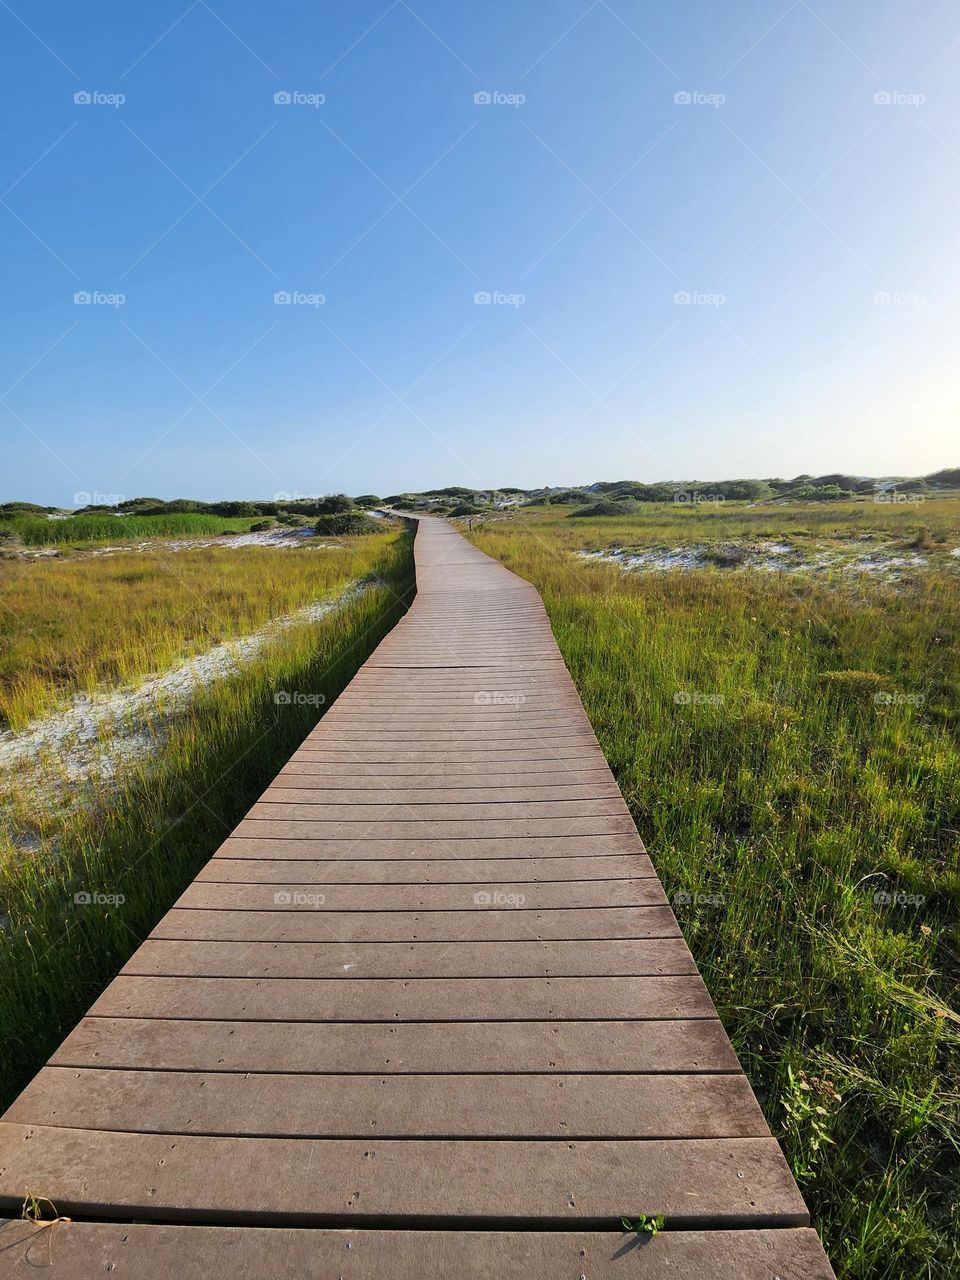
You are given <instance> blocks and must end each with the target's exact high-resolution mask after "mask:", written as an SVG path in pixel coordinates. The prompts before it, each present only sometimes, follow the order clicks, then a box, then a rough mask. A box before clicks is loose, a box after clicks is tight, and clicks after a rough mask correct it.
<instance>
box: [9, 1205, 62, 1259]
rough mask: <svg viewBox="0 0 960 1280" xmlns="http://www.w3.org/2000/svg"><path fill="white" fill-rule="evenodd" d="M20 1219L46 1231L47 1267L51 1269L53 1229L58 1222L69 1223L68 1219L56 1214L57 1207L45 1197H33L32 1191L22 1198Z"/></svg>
mask: <svg viewBox="0 0 960 1280" xmlns="http://www.w3.org/2000/svg"><path fill="white" fill-rule="evenodd" d="M45 1206H46V1207H45ZM47 1209H50V1210H52V1216H51V1215H50V1214H48V1212H47ZM20 1217H21V1218H22V1219H23V1221H24V1222H32V1223H33V1225H34V1226H35V1227H40V1228H41V1229H44V1228H45V1229H46V1230H47V1232H48V1235H47V1258H48V1265H49V1266H51V1267H52V1266H53V1228H54V1227H55V1226H57V1224H58V1223H60V1222H69V1221H70V1219H69V1218H65V1217H63V1216H62V1215H61V1214H59V1213H57V1206H56V1205H55V1204H54V1203H53V1201H52V1200H48V1199H47V1197H46V1196H38V1195H35V1194H34V1193H33V1192H32V1191H28V1192H27V1194H26V1195H25V1196H24V1198H23V1206H22V1208H21V1210H20Z"/></svg>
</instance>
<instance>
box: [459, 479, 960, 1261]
mask: <svg viewBox="0 0 960 1280" xmlns="http://www.w3.org/2000/svg"><path fill="white" fill-rule="evenodd" d="M471 536H472V537H473V540H474V541H475V542H476V543H477V545H478V546H480V547H482V548H483V550H485V551H487V552H489V553H490V554H491V555H493V556H495V557H497V558H498V559H500V560H502V561H503V562H504V563H505V564H507V565H508V566H509V567H510V568H511V569H513V570H514V571H515V572H517V573H519V574H520V575H521V576H522V577H524V578H527V579H528V580H530V581H531V582H533V583H534V584H535V585H536V586H537V587H538V588H539V590H540V591H541V592H542V594H543V597H544V601H545V603H546V606H547V609H548V612H549V614H550V618H551V622H552V624H553V628H554V632H555V634H556V637H557V640H558V642H559V644H560V648H561V649H562V651H563V654H564V657H565V658H566V661H567V663H568V665H569V667H570V670H571V672H572V674H573V677H574V679H575V681H576V683H577V687H578V689H579V690H580V693H581V696H582V697H583V700H584V703H585V705H586V708H587V711H588V712H589V715H590V717H591V720H592V722H593V724H594V727H595V729H596V732H597V735H598V737H599V739H600V742H601V744H602V746H603V748H604V751H605V752H606V754H607V757H608V759H609V760H610V762H611V765H612V767H613V769H614V772H615V773H616V775H617V778H618V780H619V782H620V784H621V786H622V788H623V791H624V794H625V796H626V798H627V801H628V803H629V805H630V807H631V810H632V812H633V814H634V816H635V818H636V821H637V824H638V826H639V829H640V832H641V834H642V835H643V837H644V839H645V840H646V842H647V844H648V848H649V850H650V853H651V855H652V857H653V859H654V862H655V864H656V867H657V869H658V871H659V874H660V876H661V878H662V880H663V883H664V886H665V888H666V890H667V893H668V895H670V896H671V898H672V899H673V900H674V902H675V909H676V912H677V915H678V918H679V919H680V922H681V925H682V927H683V930H684V933H685V935H686V937H687V940H688V942H689V943H690V946H691V948H692V950H693V953H694V955H695V957H696V959H697V961H698V963H699V965H700V967H701V970H702V972H703V975H704V978H705V980H706V982H707V985H708V986H709V988H710V991H711V993H712V995H713V998H714V1000H715V1001H716V1004H717V1007H718V1009H719V1011H720V1015H721V1017H722V1018H723V1020H724V1023H725V1025H726V1027H727V1030H728V1031H729V1033H730V1036H731V1038H732V1040H733V1042H734V1045H735V1047H736V1049H737V1052H738V1053H739V1055H740V1059H741V1062H742V1063H743V1065H744V1067H745V1069H746V1070H747V1072H748V1074H749V1076H750V1078H751V1080H752V1082H753V1085H754V1087H755V1089H756V1091H757V1093H758V1096H759V1097H760V1100H761V1103H762V1105H763V1106H764V1108H765V1111H766V1115H767V1118H768V1120H769V1122H770V1125H771V1128H772V1130H773V1132H774V1133H775V1134H776V1136H777V1137H778V1138H779V1139H780V1141H781V1143H782V1144H783V1147H784V1149H785V1151H786V1153H787V1156H788V1159H789V1160H790V1163H791V1165H792V1168H793V1171H794V1173H795V1175H796V1177H797V1179H798V1181H799V1182H800V1185H801V1187H802V1189H803V1191H804V1194H805V1196H806V1198H807V1201H808V1203H809V1205H810V1207H811V1210H812V1213H813V1216H814V1219H815V1224H816V1226H817V1227H818V1228H819V1230H820V1231H821V1233H822V1235H823V1239H824V1242H825V1245H826V1247H827V1250H828V1252H829V1254H830V1256H831V1259H832V1261H833V1263H834V1265H835V1267H836V1269H837V1272H838V1275H840V1276H841V1277H856V1278H857V1280H868V1278H869V1280H904V1278H905V1277H910V1278H916V1280H919V1278H920V1277H944V1278H945V1277H947V1276H949V1275H957V1274H960V1270H958V1268H960V1208H958V1203H957V1190H958V1184H960V1158H958V1151H960V1146H958V1144H960V1106H958V1103H960V1055H958V1048H960V1015H958V1013H957V1004H956V996H957V989H958V988H957V980H958V972H960V969H958V950H960V860H958V819H960V744H958V739H957V729H958V724H960V562H958V560H957V559H956V557H951V555H950V552H951V551H952V549H953V548H955V547H957V546H958V545H960V502H958V501H956V500H951V499H943V500H938V501H928V502H927V503H926V504H925V505H924V506H923V507H922V508H918V507H913V506H910V507H907V506H892V505H891V506H885V505H883V504H877V503H873V502H870V501H864V502H859V503H848V504H844V505H842V506H840V505H837V506H834V505H831V506H829V507H826V506H824V505H816V504H808V505H805V506H803V507H789V506H779V505H766V506H764V507H761V508H749V507H745V506H743V505H740V504H736V503H732V502H731V503H724V504H722V505H718V506H711V507H708V506H700V507H697V508H690V507H683V506H675V505H669V506H668V505H663V506H661V505H656V506H653V505H652V506H650V507H646V506H645V507H643V508H642V509H641V510H640V511H639V512H638V513H637V514H636V515H633V516H630V517H628V518H616V519H613V520H610V519H602V518H600V519H594V520H591V519H571V518H569V514H568V512H567V511H565V510H562V509H557V508H546V509H533V508H531V509H529V510H526V511H523V512H520V513H517V514H511V515H510V516H508V517H506V518H495V519H489V520H488V521H486V522H485V523H484V524H483V525H482V527H480V528H477V527H476V526H475V528H474V532H473V534H472V535H471ZM766 538H770V539H782V540H786V541H788V542H791V543H802V544H803V545H804V546H806V547H807V549H808V550H810V549H814V550H817V551H822V550H824V549H831V548H832V549H833V551H834V552H835V561H834V563H835V567H834V568H833V569H830V568H828V569H826V570H824V571H823V572H820V573H795V574H784V573H772V572H761V571H758V570H751V569H736V568H722V567H713V568H709V569H704V570H698V571H694V572H668V573H658V572H643V573H638V572H624V571H623V570H622V569H621V568H620V567H619V566H618V565H617V564H609V563H603V562H600V561H598V560H593V559H584V558H583V557H581V556H578V555H577V554H576V552H578V551H583V550H587V551H601V550H604V549H608V548H610V547H614V546H619V547H622V548H645V547H651V546H653V547H657V546H659V547H676V546H677V545H690V544H694V543H696V544H701V545H702V544H707V545H708V546H711V545H712V546H714V547H720V546H721V545H722V544H726V545H728V546H729V545H730V544H734V545H736V546H740V547H743V546H744V545H746V544H749V543H750V542H751V541H752V540H757V539H766ZM899 545H902V546H904V547H912V548H914V549H916V548H922V549H925V555H924V559H925V560H926V561H927V563H926V565H925V566H924V567H923V568H922V569H916V570H912V571H909V572H905V573H901V574H899V575H898V576H897V577H896V579H895V580H892V581H891V580H884V579H882V578H877V577H872V576H871V575H869V574H862V573H861V574H855V573H854V574H852V573H849V572H846V571H845V569H844V565H845V564H846V563H847V562H848V561H849V558H850V556H851V555H852V554H853V550H854V548H861V549H862V547H863V546H868V547H869V546H884V547H887V546H889V547H890V548H891V549H892V550H895V549H896V547H897V546H899ZM728 563H736V561H735V560H728V559H725V558H724V557H723V556H719V557H717V564H718V565H723V564H728Z"/></svg>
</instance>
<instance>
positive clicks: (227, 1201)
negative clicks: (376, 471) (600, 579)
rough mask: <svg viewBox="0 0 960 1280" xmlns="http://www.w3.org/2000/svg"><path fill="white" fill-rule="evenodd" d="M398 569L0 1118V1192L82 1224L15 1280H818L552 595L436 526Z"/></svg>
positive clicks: (5, 1200)
mask: <svg viewBox="0 0 960 1280" xmlns="http://www.w3.org/2000/svg"><path fill="white" fill-rule="evenodd" d="M416 559H417V580H418V595H417V599H416V602H415V604H414V606H413V607H412V608H411V610H410V612H409V613H408V614H407V615H406V617H405V618H404V619H403V620H402V622H401V623H400V624H399V625H398V626H397V627H396V628H395V630H394V631H393V632H392V633H391V634H390V635H389V636H388V637H387V638H386V639H385V640H384V641H383V643H382V644H381V645H380V647H379V648H378V649H377V651H376V652H375V653H374V654H373V656H372V657H371V658H370V659H369V661H368V662H367V663H366V664H365V665H364V667H363V668H362V669H361V671H360V672H359V673H358V674H357V676H356V678H355V679H354V680H353V682H352V683H351V684H350V686H349V687H348V688H347V689H346V690H345V691H344V693H343V694H342V695H341V696H340V698H339V699H338V700H337V702H336V704H335V705H334V706H333V707H332V708H330V710H329V711H328V713H327V714H326V716H325V717H324V718H323V720H322V721H321V723H320V724H319V725H318V727H317V728H316V729H315V730H314V732H313V733H311V734H310V736H309V738H308V739H307V740H306V741H305V742H304V744H303V745H302V747H301V748H300V750H299V751H297V752H296V754H295V755H294V756H293V758H292V759H291V760H290V761H289V762H288V764H287V765H285V767H284V768H283V769H282V770H281V771H280V773H279V774H278V776H277V777H276V778H275V779H274V780H273V782H272V783H271V784H270V785H269V787H267V789H266V790H265V791H264V793H263V795H262V796H261V798H260V799H259V800H258V801H257V803H256V804H255V805H254V806H253V808H252V809H251V810H250V813H249V814H248V816H247V817H246V818H244V820H243V821H242V822H241V823H240V824H239V826H238V827H237V829H236V831H235V832H234V833H233V834H232V835H231V836H230V837H229V838H228V839H227V840H226V841H225V842H224V844H223V846H222V847H221V849H220V850H219V851H218V852H217V854H216V855H215V856H214V857H213V858H212V859H211V860H210V862H209V863H208V864H207V865H206V866H205V867H204V868H203V870H202V871H201V872H200V874H199V875H198V877H197V879H196V880H195V881H194V883H193V884H192V885H190V886H189V887H188V888H187V889H186V891H185V892H184V894H183V895H182V897H181V898H180V900H179V901H178V902H177V903H176V905H175V906H174V908H173V909H172V910H171V911H170V912H168V914H167V915H166V916H165V917H164V918H163V919H162V920H161V921H160V922H159V924H158V925H157V927H156V929H155V930H154V931H153V933H152V935H151V937H150V938H149V939H148V940H147V941H146V942H145V943H144V944H143V946H141V947H140V949H139V950H138V951H137V952H136V953H135V954H134V955H133V956H132V957H131V959H130V961H129V962H128V963H127V964H126V965H125V967H124V969H123V971H122V973H121V974H120V975H118V977H117V978H116V979H115V980H114V981H113V982H112V983H111V984H110V986H109V987H108V988H107V989H106V990H105V991H104V992H103V993H102V994H101V995H100V997H99V998H98V999H97V1001H96V1002H95V1003H94V1005H93V1007H92V1008H91V1010H90V1012H89V1014H88V1015H87V1017H85V1018H84V1019H83V1020H82V1022H81V1023H80V1025H79V1026H78V1027H77V1028H76V1029H75V1030H74V1031H73V1033H72V1034H71V1035H70V1036H68V1037H67V1039H66V1040H65V1041H64V1043H63V1044H62V1045H61V1046H60V1048H59V1049H58V1050H57V1051H56V1053H55V1054H54V1055H53V1057H52V1058H51V1060H50V1063H49V1064H48V1066H47V1067H46V1068H44V1070H42V1071H41V1072H40V1073H39V1074H38V1075H37V1076H36V1077H35V1079H34V1080H33V1081H32V1082H31V1083H30V1084H29V1085H28V1086H27V1088H26V1089H25V1090H24V1091H23V1093H22V1094H21V1095H20V1097H19V1098H18V1099H17V1100H16V1102H15V1103H14V1104H13V1106H12V1107H11V1108H10V1109H9V1111H8V1112H7V1114H6V1116H5V1117H4V1118H3V1120H2V1121H0V1205H2V1207H3V1208H4V1209H5V1210H6V1211H7V1213H8V1214H11V1216H12V1211H16V1210H19V1207H20V1205H21V1203H22V1200H23V1197H24V1195H25V1194H26V1193H27V1192H28V1191H29V1192H31V1193H33V1194H34V1195H41V1196H45V1197H49V1199H50V1200H51V1201H52V1202H53V1203H54V1204H55V1205H56V1208H57V1210H58V1211H59V1212H60V1213H61V1214H65V1215H69V1216H70V1217H71V1218H73V1219H75V1221H73V1222H70V1223H59V1224H57V1225H56V1226H55V1227H46V1228H38V1227H35V1226H32V1225H30V1224H26V1223H22V1222H17V1221H8V1222H6V1223H4V1224H2V1225H0V1259H2V1265H0V1270H2V1271H3V1274H5V1275H6V1274H9V1275H11V1276H15V1277H21V1276H27V1275H32V1274H34V1272H35V1269H36V1267H37V1266H38V1265H43V1266H48V1264H49V1263H50V1262H52V1263H53V1266H54V1270H53V1274H55V1275H56V1274H59V1275H61V1276H63V1277H64V1278H65V1280H73V1278H74V1277H81V1276H83V1277H86V1276H89V1275H98V1274H102V1273H104V1272H107V1271H109V1272H110V1273H111V1274H116V1275H118V1276H131V1277H133V1276H136V1277H138V1280H139V1278H140V1277H145V1278H146V1280H151V1277H160V1276H163V1277H166V1276H168V1275H172V1274H177V1275H182V1276H185V1277H188V1278H189V1277H198V1278H199V1277H201V1276H202V1277H204V1280H208V1278H209V1277H224V1278H225V1280H226V1278H227V1277H229V1278H230V1280H236V1278H237V1277H241V1278H242V1277H246V1276H249V1277H254V1276H256V1277H258V1278H259V1277H260V1276H262V1275H265V1274H270V1275H273V1276H290V1277H293V1276H300V1275H306V1274H311V1275H312V1274H316V1275H321V1274H322V1275H327V1274H330V1275H340V1276H344V1277H351V1278H353V1277H365V1278H367V1280H377V1278H379V1277H383V1280H386V1278H387V1277H390V1278H391V1280H393V1278H394V1277H396V1278H398V1280H406V1278H407V1277H411V1278H412V1277H414V1276H416V1277H418V1278H419V1277H432V1276H436V1277H441V1276H444V1277H446V1276H450V1277H468V1278H471V1280H487V1278H489V1280H492V1278H493V1277H497V1280H503V1278H504V1277H506V1278H507V1280H510V1278H512V1277H516V1278H517V1280H519V1278H520V1277H525V1278H526V1277H529V1278H530V1280H547V1278H548V1277H549V1278H550V1280H552V1278H553V1277H555V1276H560V1275H566V1274H570V1275H574V1276H579V1275H588V1276H589V1277H590V1278H591V1280H596V1278H598V1277H600V1278H602V1277H607V1276H620V1275H627V1274H629V1275H630V1276H634V1277H640V1278H641V1280H644V1278H646V1277H654V1276H658V1277H659V1276H661V1275H667V1274H671V1275H672V1274H676V1275H678V1276H685V1277H694V1276H698V1277H699V1276H707V1275H709V1276H711V1277H713V1278H714V1280H735V1278H736V1280H761V1277H763V1278H764V1280H767V1278H768V1277H771V1276H774V1275H779V1276H782V1277H783V1278H784V1280H829V1277H831V1276H832V1272H831V1270H830V1267H829V1264H828V1262H827V1260H826V1257H825V1255H824V1254H823V1250H822V1249H821V1247H820V1244H819V1241H818V1240H817V1237H816V1235H815V1233H814V1232H812V1231H810V1230H809V1229H807V1228H808V1222H809V1219H808V1215H807V1211H806V1208H805V1206H804V1204H803V1200H802V1198H801V1196H800V1194H799V1191H798V1190H797V1187H796V1185H795V1183H794V1181H793V1179H792V1177H791V1175H790V1172H789V1170H788V1168H787V1165H786V1162H785V1160H784V1158H783V1156H782V1154H781V1152H780V1149H779V1147H778V1146H777V1143H776V1142H775V1141H774V1140H773V1138H772V1137H771V1136H770V1134H769V1131H768V1129H767V1127H766V1124H765V1122H764V1120H763V1116H762V1114H761V1112H760V1109H759V1107H758V1105H757V1102H756V1100H755V1098H754V1096H753V1093H752V1091H751V1090H750V1087H749V1085H748V1083H747V1080H746V1078H745V1077H744V1075H743V1073H742V1071H741V1070H740V1068H739V1065H738V1063H737V1061H736V1058H735V1056H734V1054H733V1051H732V1049H731V1047H730V1044H729V1041H728V1040H727V1037H726V1035H725V1034H724V1032H723V1029H722V1027H721V1025H720V1022H719V1020H718V1018H717V1014H716V1010H715V1009H714V1007H713V1004H712V1002H711V1000H710V997H709V995H708V993H707V990H706V988H705V987H704V984H703V982H702V980H701V979H700V976H699V974H698V972H697V969H696V966H695V964H694V961H693V958H692V957H691V955H690V952H689V950H688V949H687V946H686V943H685V942H684V940H683V938H682V936H681V934H680V930H679V928H678V926H677V922H676V920H675V918H674V915H673V912H672V910H671V909H670V906H669V902H668V898H667V895H666V894H665V892H664V889H663V888H662V886H661V884H660V881H659V880H658V878H657V876H656V873H655V871H654V868H653V866H652V864H651V862H650V859H649V858H648V857H647V855H646V853H645V851H644V849H643V846H642V844H641V842H640V839H639V837H638V835H637V833H636V830H635V828H634V825H633V822H632V820H631V818H630V815H629V812H628V810H627V808H626V805H625V804H624V802H623V799H622V797H621V795H620V791H619V789H618V787H617V786H616V783H615V781H614V779H613V776H612V775H611V773H610V770H609V768H608V767H607V764H606V761H605V760H604V757H603V755H602V753H601V751H600V749H599V747H598V745H597V742H596V739H595V738H594V735H593V731H592V729H591V727H590V724H589V721H588V720H587V717H586V715H585V714H584V711H583V708H582V706H581V704H580V701H579V698H578V697H577V695H576V691H575V689H574V687H573V683H572V681H571V680H570V677H569V675H568V673H567V671H566V668H565V666H564V664H563V661H562V659H561V657H560V653H559V650H558V649H557V646H556V644H555V642H554V640H553V636H552V634H551V631H550V627H549V624H548V621H547V618H546V614H545V612H544V610H543V606H542V604H541V602H540V599H539V596H538V595H537V593H536V592H535V591H534V589H533V588H532V587H531V586H529V585H528V584H527V583H525V582H522V581H521V580H520V579H518V578H516V577H514V576H513V575H512V574H511V573H509V572H508V571H507V570H506V569H504V568H503V567H502V566H501V565H498V564H496V563H495V562H493V561H491V560H490V559H489V558H488V557H486V556H484V555H483V554H482V553H481V552H479V551H478V550H477V549H476V548H475V547H473V546H471V545H470V544H468V543H467V542H465V541H464V539H462V538H461V537H460V536H459V535H458V534H457V533H456V532H455V531H454V530H453V529H451V528H450V527H449V526H448V525H446V524H444V523H442V522H438V521H427V520H424V521H421V523H420V525H419V529H418V533H417V539H416ZM641 1213H645V1214H648V1215H655V1214H664V1215H665V1217H666V1224H667V1225H666V1230H665V1231H664V1232H662V1233H661V1234H660V1235H658V1236H657V1237H656V1239H654V1240H650V1241H647V1242H646V1243H641V1244H637V1243H635V1242H632V1241H631V1240H629V1239H625V1238H623V1237H621V1236H620V1235H619V1234H618V1221H619V1217H620V1215H621V1214H628V1215H631V1216H636V1215H638V1214H641ZM98 1219H99V1221H96V1220H98Z"/></svg>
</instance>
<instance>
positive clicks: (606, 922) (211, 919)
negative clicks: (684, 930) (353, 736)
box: [150, 907, 680, 943]
mask: <svg viewBox="0 0 960 1280" xmlns="http://www.w3.org/2000/svg"><path fill="white" fill-rule="evenodd" d="M679 933H680V926H679V925H678V924H677V921H676V918H675V916H674V914H673V912H672V911H671V910H670V908H669V907H606V908H603V909H600V910H595V911H585V910H583V909H582V908H577V909H574V910H567V911H565V910H562V909H559V908H558V909H555V910H552V911H496V910H494V911H420V912H418V911H354V912H349V913H339V912H336V911H290V910H287V909H281V908H276V909H275V910H273V911H201V910H178V909H177V908H174V909H173V910H172V911H168V912H167V914H166V915H165V916H164V917H163V919H162V920H161V921H160V923H159V924H158V925H157V927H156V928H155V929H154V930H153V933H152V934H151V935H150V936H151V937H153V938H188V939H197V940H203V939H213V940H219V941H224V942H229V941H241V942H449V943H456V942H463V943H467V942H471V943H472V942H497V941H505V942H506V941H510V940H511V939H513V940H519V941H522V940H524V939H532V940H534V941H540V940H544V941H545V940H552V939H556V940H560V941H563V940H564V939H573V938H581V939H586V938H670V937H677V936H679Z"/></svg>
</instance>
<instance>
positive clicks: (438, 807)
mask: <svg viewBox="0 0 960 1280" xmlns="http://www.w3.org/2000/svg"><path fill="white" fill-rule="evenodd" d="M626 812H627V807H626V805H625V804H624V803H623V800H622V799H621V798H620V796H619V795H617V796H608V797H605V798H604V797H601V798H600V799H597V800H568V799H566V798H564V797H557V798H555V799H550V800H546V801H533V800H527V799H526V798H525V799H523V800H509V799H497V800H495V801H493V802H492V803H490V802H488V801H484V800H471V801H469V802H467V803H457V802H456V801H453V800H451V801H441V802H439V803H436V804H425V803H422V802H421V801H397V800H393V799H391V798H390V797H389V796H376V797H365V798H364V799H362V800H359V799H358V800H355V801H354V802H353V803H352V804H332V803H331V802H330V801H328V800H326V799H325V798H323V797H322V796H318V795H317V793H316V792H311V791H297V790H294V791H289V790H276V791H273V790H269V789H268V790H267V791H266V792H265V794H264V795H263V796H261V798H260V799H259V800H258V801H257V803H256V804H255V805H253V807H252V808H251V810H250V817H251V819H257V818H268V819H270V820H272V819H274V818H279V819H280V820H281V821H284V822H314V821H318V820H320V821H323V822H345V821H350V822H390V823H393V822H403V821H407V820H409V821H416V822H433V821H436V820H443V821H447V822H469V823H473V822H484V821H487V820H489V819H497V820H498V821H508V820H511V819H521V820H523V821H528V820H531V819H534V818H556V817H565V816H570V817H571V818H594V817H596V818H608V817H621V816H625V815H626Z"/></svg>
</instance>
